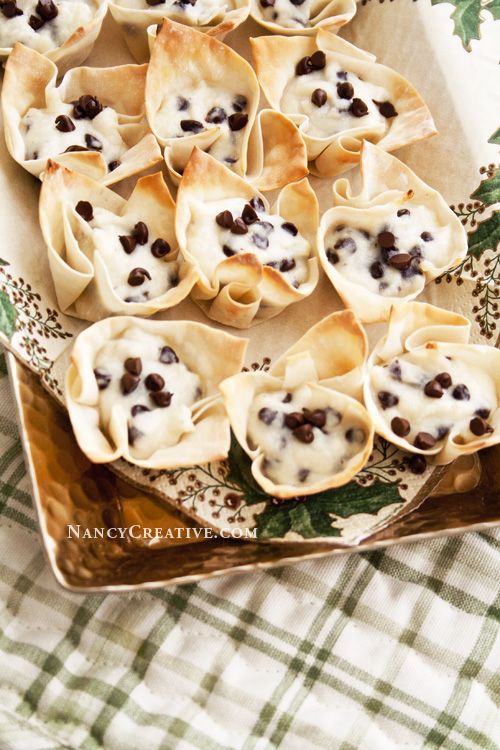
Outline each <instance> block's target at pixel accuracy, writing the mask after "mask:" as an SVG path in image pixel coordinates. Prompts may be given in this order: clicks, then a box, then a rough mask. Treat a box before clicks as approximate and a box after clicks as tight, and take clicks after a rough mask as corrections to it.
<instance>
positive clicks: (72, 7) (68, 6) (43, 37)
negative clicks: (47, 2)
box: [0, 0, 96, 52]
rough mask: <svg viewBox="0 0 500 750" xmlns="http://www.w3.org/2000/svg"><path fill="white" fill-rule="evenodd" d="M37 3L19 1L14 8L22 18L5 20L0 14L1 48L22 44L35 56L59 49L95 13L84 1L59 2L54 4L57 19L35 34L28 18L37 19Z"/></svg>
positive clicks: (34, 0) (91, 5) (33, 1)
mask: <svg viewBox="0 0 500 750" xmlns="http://www.w3.org/2000/svg"><path fill="white" fill-rule="evenodd" d="M37 3H38V0H18V1H17V3H16V5H17V7H18V8H20V9H21V10H22V11H23V15H22V16H15V17H14V18H5V16H4V15H3V13H0V47H12V46H13V45H14V44H15V42H22V44H25V45H26V46H27V47H31V49H34V50H36V51H37V52H47V51H48V50H51V49H54V48H55V47H60V46H61V45H62V44H63V42H65V41H66V39H68V38H69V37H70V36H71V34H72V33H73V32H74V31H76V29H78V28H79V27H80V26H87V25H88V24H89V23H90V21H91V20H92V18H93V16H94V14H95V12H96V8H95V6H94V5H93V4H92V3H87V2H85V1H84V0H60V1H59V2H55V3H54V4H55V5H56V6H57V10H58V14H57V16H56V17H55V18H54V19H52V21H46V22H45V24H44V25H43V26H42V28H41V29H39V30H38V31H35V30H34V29H32V28H31V26H30V25H29V23H28V21H29V19H30V16H32V15H35V16H36V15H38V14H37V12H36V6H37Z"/></svg>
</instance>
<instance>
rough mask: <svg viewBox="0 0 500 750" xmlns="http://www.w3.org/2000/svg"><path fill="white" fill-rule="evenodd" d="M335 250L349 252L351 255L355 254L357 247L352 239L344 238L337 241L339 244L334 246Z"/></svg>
mask: <svg viewBox="0 0 500 750" xmlns="http://www.w3.org/2000/svg"><path fill="white" fill-rule="evenodd" d="M333 249H334V250H348V251H349V252H350V253H355V252H356V250H357V245H356V243H355V242H354V240H353V238H352V237H342V239H340V240H337V242H336V243H335V245H334V246H333Z"/></svg>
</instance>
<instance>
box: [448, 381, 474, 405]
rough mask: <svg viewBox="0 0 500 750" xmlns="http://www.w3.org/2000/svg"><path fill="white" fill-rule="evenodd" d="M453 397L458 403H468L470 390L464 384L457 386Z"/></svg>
mask: <svg viewBox="0 0 500 750" xmlns="http://www.w3.org/2000/svg"><path fill="white" fill-rule="evenodd" d="M451 395H452V396H453V398H454V399H456V400H457V401H468V400H469V399H470V392H469V389H468V388H467V386H466V385H465V384H464V383H459V384H458V385H456V386H455V388H454V389H453V391H452V394H451Z"/></svg>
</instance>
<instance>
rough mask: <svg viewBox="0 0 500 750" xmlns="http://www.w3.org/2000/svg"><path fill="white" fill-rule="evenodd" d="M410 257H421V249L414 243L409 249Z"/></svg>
mask: <svg viewBox="0 0 500 750" xmlns="http://www.w3.org/2000/svg"><path fill="white" fill-rule="evenodd" d="M409 253H410V255H411V257H412V258H421V257H422V250H421V248H419V246H418V245H415V246H414V247H412V249H411V250H410V251H409Z"/></svg>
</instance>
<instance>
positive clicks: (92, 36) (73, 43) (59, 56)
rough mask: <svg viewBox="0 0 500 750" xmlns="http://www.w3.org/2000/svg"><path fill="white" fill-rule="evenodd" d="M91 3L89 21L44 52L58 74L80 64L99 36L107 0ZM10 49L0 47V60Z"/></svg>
mask: <svg viewBox="0 0 500 750" xmlns="http://www.w3.org/2000/svg"><path fill="white" fill-rule="evenodd" d="M69 4H71V3H69ZM91 5H92V7H93V9H94V15H93V16H92V18H91V20H90V21H89V23H88V24H86V25H85V26H79V27H78V28H77V29H75V31H73V33H72V34H70V36H69V37H68V38H67V39H65V40H64V42H63V43H62V44H61V45H60V46H59V47H54V48H53V49H50V50H48V51H47V52H45V53H44V56H45V57H46V58H47V59H48V60H51V61H52V62H53V63H55V64H56V65H57V69H58V74H59V75H62V74H63V73H65V72H66V71H67V70H69V69H70V68H74V67H75V66H77V65H81V63H82V62H83V61H84V60H85V59H86V58H87V57H88V56H89V55H90V53H91V51H92V48H93V46H94V44H95V41H96V39H97V37H98V36H99V33H100V31H101V26H102V22H103V21H104V17H105V15H106V12H107V10H108V0H91ZM14 46H15V45H14ZM12 50H13V47H0V61H5V60H6V59H7V58H8V57H9V55H10V54H11V52H12Z"/></svg>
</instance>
